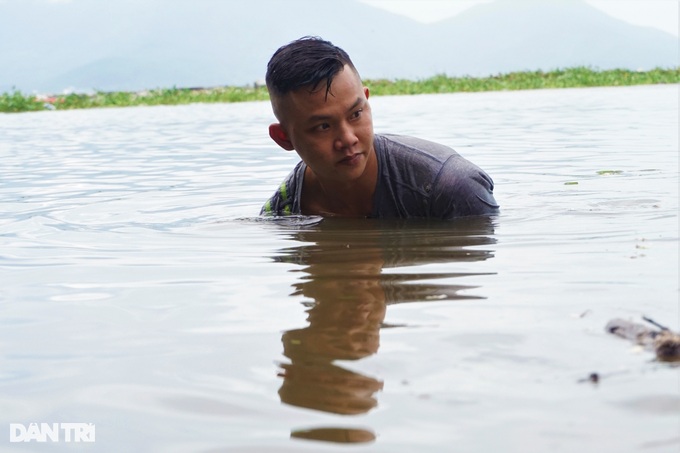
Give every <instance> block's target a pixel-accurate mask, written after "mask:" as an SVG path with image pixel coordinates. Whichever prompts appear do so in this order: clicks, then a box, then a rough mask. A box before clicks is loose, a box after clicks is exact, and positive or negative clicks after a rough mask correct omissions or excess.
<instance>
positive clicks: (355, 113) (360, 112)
mask: <svg viewBox="0 0 680 453" xmlns="http://www.w3.org/2000/svg"><path fill="white" fill-rule="evenodd" d="M362 113H363V110H357V111H356V112H354V113H352V119H356V118H359V117H360V116H361V114H362Z"/></svg>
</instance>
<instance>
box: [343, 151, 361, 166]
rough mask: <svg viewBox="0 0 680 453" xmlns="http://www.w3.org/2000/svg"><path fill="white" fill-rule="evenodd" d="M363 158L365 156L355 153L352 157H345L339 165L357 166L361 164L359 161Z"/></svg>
mask: <svg viewBox="0 0 680 453" xmlns="http://www.w3.org/2000/svg"><path fill="white" fill-rule="evenodd" d="M361 156H363V154H362V153H354V154H352V155H350V156H345V157H344V158H343V159H341V160H340V161H339V162H338V163H339V164H343V165H355V164H357V163H358V162H359V160H360V159H361Z"/></svg>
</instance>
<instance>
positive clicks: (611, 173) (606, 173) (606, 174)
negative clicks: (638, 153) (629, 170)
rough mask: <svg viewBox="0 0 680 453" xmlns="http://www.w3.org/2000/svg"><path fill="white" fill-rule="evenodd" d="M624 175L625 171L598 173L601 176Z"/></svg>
mask: <svg viewBox="0 0 680 453" xmlns="http://www.w3.org/2000/svg"><path fill="white" fill-rule="evenodd" d="M622 173H623V170H600V171H598V172H597V174H598V175H600V176H610V175H620V174H622Z"/></svg>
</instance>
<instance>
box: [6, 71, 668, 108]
mask: <svg viewBox="0 0 680 453" xmlns="http://www.w3.org/2000/svg"><path fill="white" fill-rule="evenodd" d="M364 82H365V84H366V85H367V86H368V87H369V88H370V90H371V94H372V95H374V96H382V95H409V94H428V93H457V92H476V91H502V90H533V89H541V88H575V87H596V86H629V85H651V84H663V83H666V84H668V83H680V67H679V68H673V69H660V68H657V69H653V70H651V71H629V70H624V69H614V70H608V71H598V70H594V69H591V68H586V67H578V68H570V69H561V70H556V71H549V72H543V71H534V72H512V73H509V74H500V75H497V76H492V77H484V78H476V77H447V76H446V75H437V76H434V77H431V78H429V79H424V80H417V81H413V80H402V79H397V80H386V79H380V80H365V81H364ZM267 99H269V96H268V94H267V89H266V88H265V87H262V86H256V87H216V88H200V89H195V88H170V89H157V90H149V91H142V92H97V93H95V94H64V95H54V96H36V95H30V94H23V93H21V92H20V91H16V90H15V91H13V92H11V93H2V94H0V112H30V111H37V110H46V109H49V110H67V109H83V108H99V107H129V106H137V105H178V104H191V103H208V102H244V101H264V100H267Z"/></svg>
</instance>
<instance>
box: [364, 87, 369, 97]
mask: <svg viewBox="0 0 680 453" xmlns="http://www.w3.org/2000/svg"><path fill="white" fill-rule="evenodd" d="M369 94H370V93H369V92H368V87H364V95H366V99H368V95H369Z"/></svg>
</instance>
